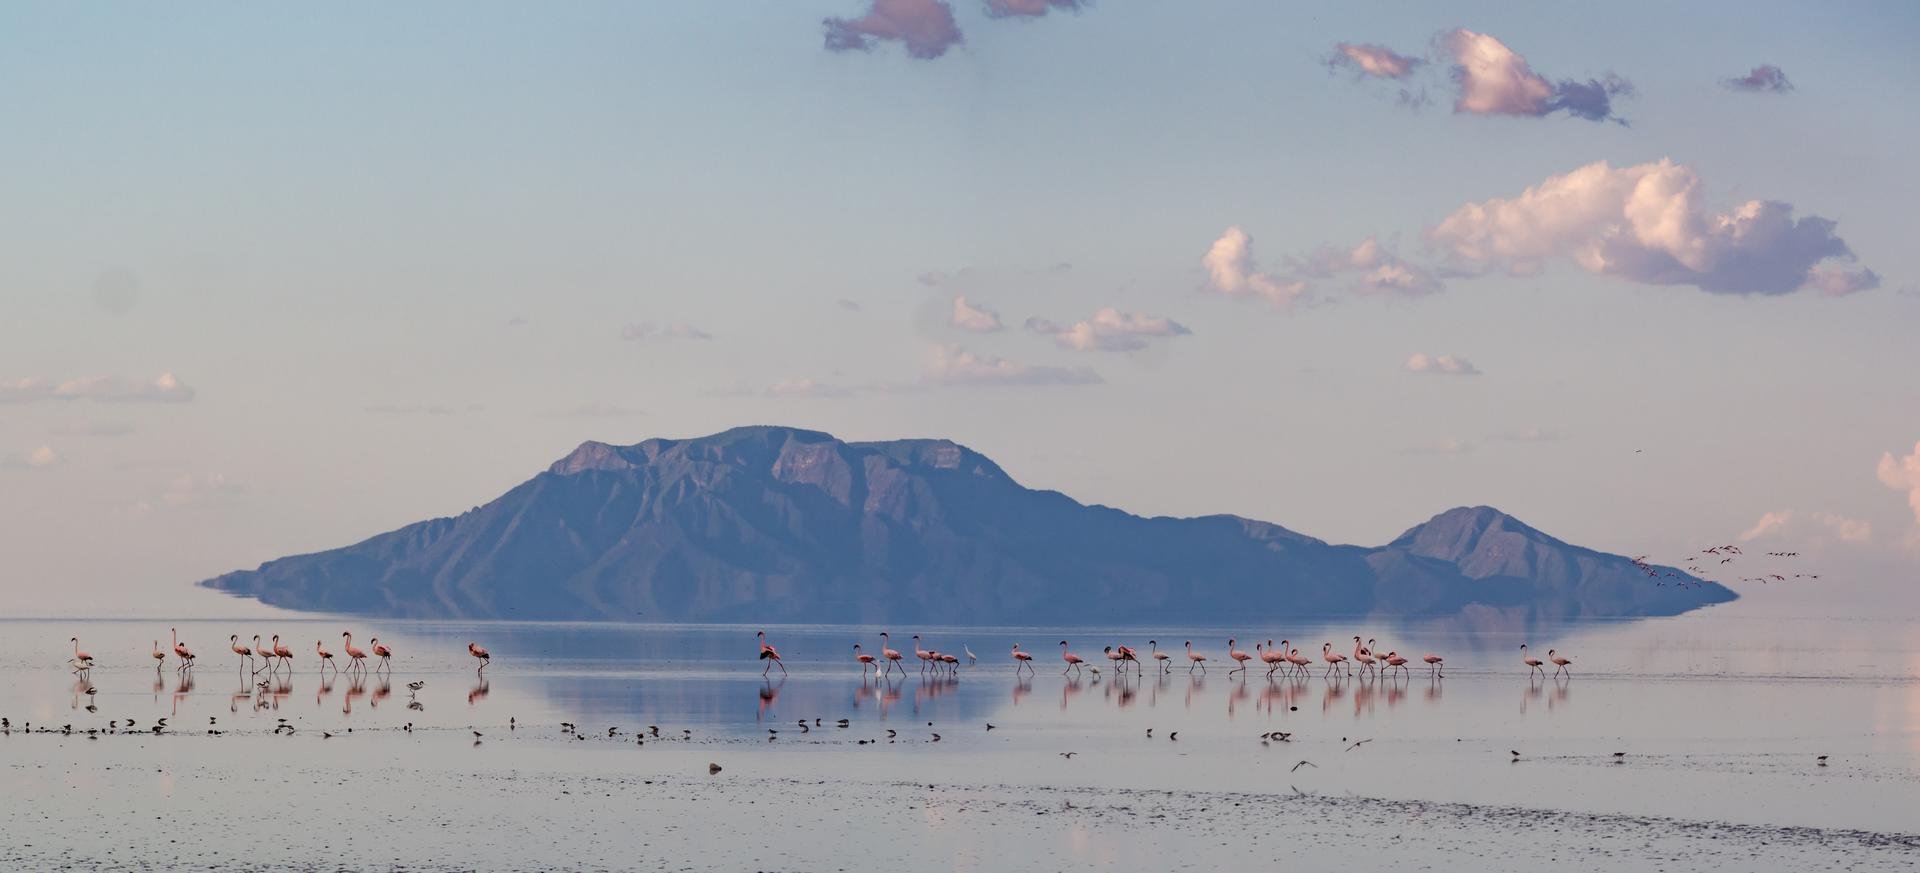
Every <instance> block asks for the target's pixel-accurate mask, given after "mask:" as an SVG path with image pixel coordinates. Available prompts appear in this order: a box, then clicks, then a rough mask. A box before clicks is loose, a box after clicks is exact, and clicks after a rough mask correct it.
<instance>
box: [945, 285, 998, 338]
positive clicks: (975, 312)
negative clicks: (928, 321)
mask: <svg viewBox="0 0 1920 873" xmlns="http://www.w3.org/2000/svg"><path fill="white" fill-rule="evenodd" d="M947 323H948V324H951V325H953V326H954V327H957V328H959V329H961V330H967V331H972V332H974V333H993V332H994V331H997V330H1000V329H1001V328H1002V327H1004V326H1005V325H1002V324H1001V323H1000V313H998V312H995V311H993V310H992V309H989V308H987V307H985V306H977V305H975V304H973V303H969V302H968V301H967V295H965V294H961V295H958V296H956V297H954V298H953V314H952V315H951V316H949V317H948V319H947Z"/></svg>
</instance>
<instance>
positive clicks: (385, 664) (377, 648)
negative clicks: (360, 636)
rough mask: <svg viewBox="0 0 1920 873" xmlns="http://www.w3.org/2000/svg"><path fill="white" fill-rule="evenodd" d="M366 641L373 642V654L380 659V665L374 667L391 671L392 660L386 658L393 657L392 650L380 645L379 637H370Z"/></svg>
mask: <svg viewBox="0 0 1920 873" xmlns="http://www.w3.org/2000/svg"><path fill="white" fill-rule="evenodd" d="M367 642H369V643H372V644H373V656H374V657H376V658H379V659H380V666H379V667H377V668H375V669H376V670H380V669H384V670H386V671H387V672H389V673H391V672H393V662H391V661H388V660H387V659H388V658H391V657H393V650H392V649H390V648H387V647H386V646H383V645H381V644H380V638H379V637H370V638H368V640H367Z"/></svg>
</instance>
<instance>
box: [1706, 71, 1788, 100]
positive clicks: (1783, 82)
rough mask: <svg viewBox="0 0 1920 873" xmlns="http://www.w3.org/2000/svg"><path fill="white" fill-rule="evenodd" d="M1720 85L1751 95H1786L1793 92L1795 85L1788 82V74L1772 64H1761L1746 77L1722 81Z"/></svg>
mask: <svg viewBox="0 0 1920 873" xmlns="http://www.w3.org/2000/svg"><path fill="white" fill-rule="evenodd" d="M1720 84H1721V85H1724V86H1726V87H1727V88H1730V89H1732V90H1735V91H1746V92H1748V93H1750V94H1785V93H1787V92H1788V91H1792V90H1793V83H1792V82H1789V81H1787V74H1786V73H1784V72H1782V71H1781V70H1780V68H1779V67H1776V66H1774V65H1772V64H1761V65H1760V66H1757V67H1754V68H1753V70H1752V71H1751V72H1749V73H1747V74H1746V75H1744V76H1729V77H1727V78H1725V79H1721V80H1720Z"/></svg>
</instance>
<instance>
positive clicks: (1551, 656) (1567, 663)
mask: <svg viewBox="0 0 1920 873" xmlns="http://www.w3.org/2000/svg"><path fill="white" fill-rule="evenodd" d="M1547 660H1549V661H1552V662H1553V663H1554V665H1555V666H1557V667H1559V668H1560V669H1558V670H1555V671H1553V673H1554V675H1556V676H1558V675H1560V674H1561V673H1565V674H1567V678H1569V679H1571V678H1573V671H1572V670H1569V669H1567V668H1568V667H1571V666H1573V659H1571V658H1568V657H1567V656H1565V655H1561V654H1557V653H1555V652H1554V650H1552V649H1548V650H1547Z"/></svg>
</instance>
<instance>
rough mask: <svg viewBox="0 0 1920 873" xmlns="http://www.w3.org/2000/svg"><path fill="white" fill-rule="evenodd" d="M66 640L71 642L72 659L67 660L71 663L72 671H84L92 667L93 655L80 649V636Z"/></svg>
mask: <svg viewBox="0 0 1920 873" xmlns="http://www.w3.org/2000/svg"><path fill="white" fill-rule="evenodd" d="M68 642H71V643H73V660H72V661H69V662H68V663H70V664H72V665H73V672H75V673H84V672H86V671H88V670H91V669H93V656H92V655H89V654H87V653H86V652H83V651H80V638H79V637H74V638H73V639H71V640H69V641H68Z"/></svg>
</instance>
